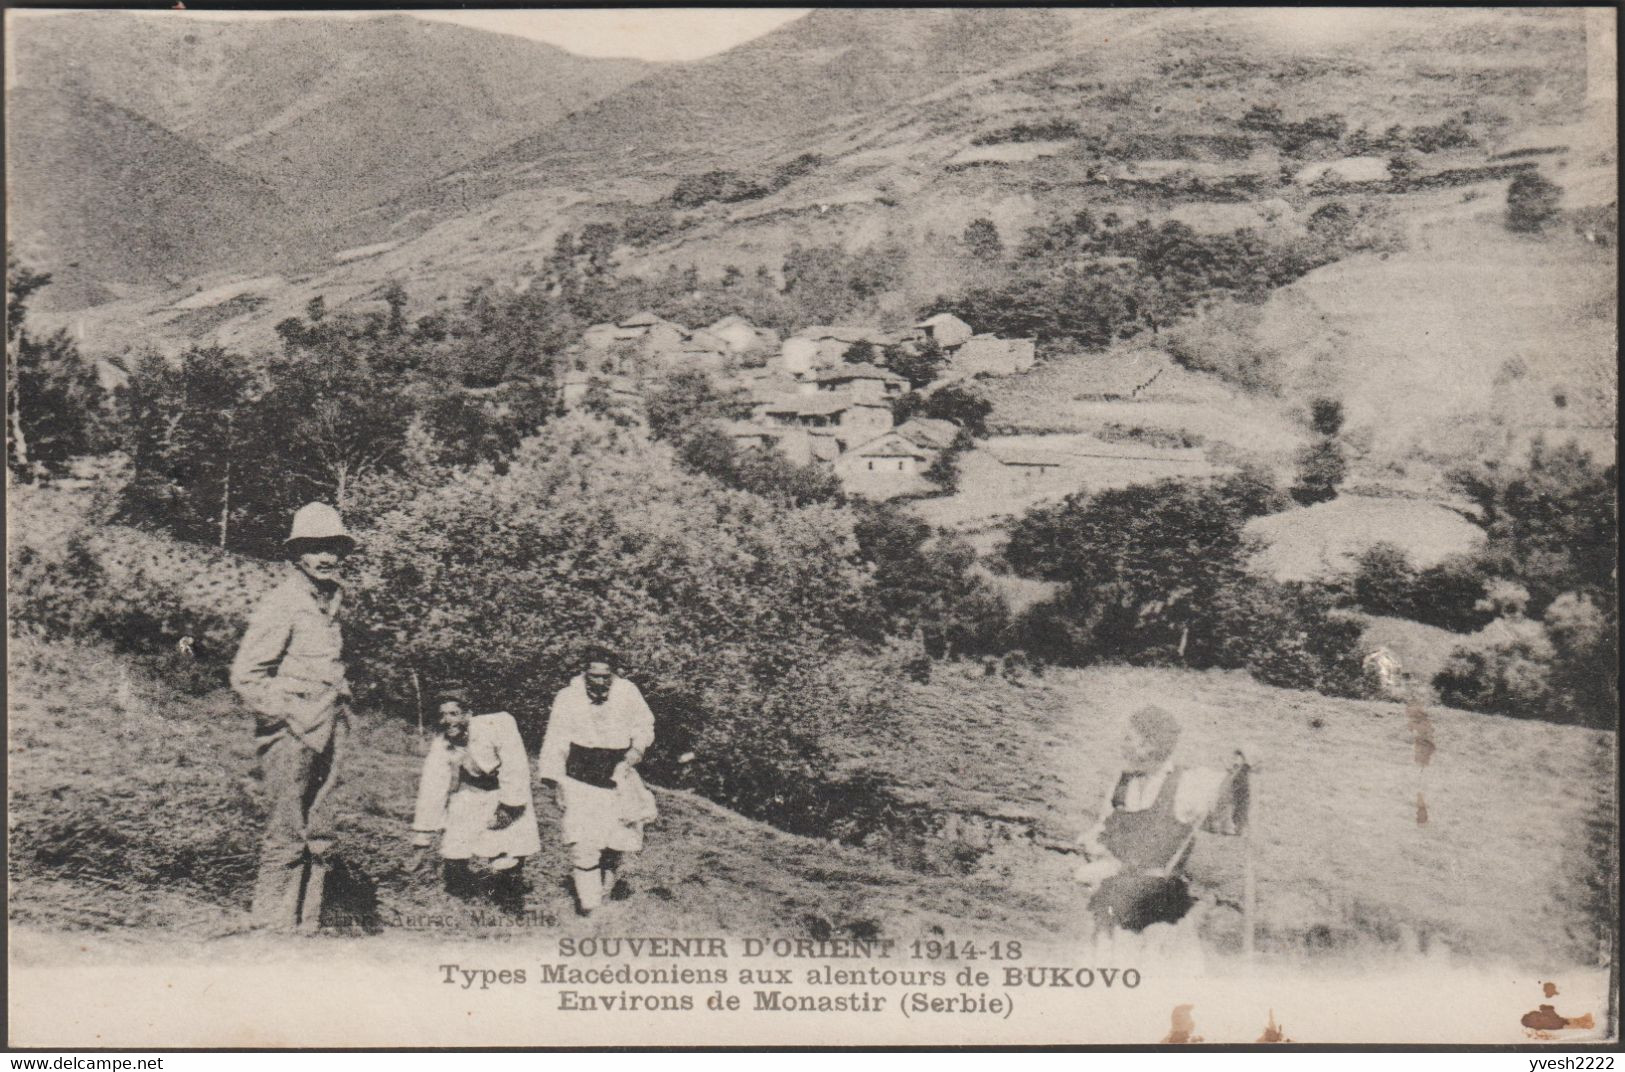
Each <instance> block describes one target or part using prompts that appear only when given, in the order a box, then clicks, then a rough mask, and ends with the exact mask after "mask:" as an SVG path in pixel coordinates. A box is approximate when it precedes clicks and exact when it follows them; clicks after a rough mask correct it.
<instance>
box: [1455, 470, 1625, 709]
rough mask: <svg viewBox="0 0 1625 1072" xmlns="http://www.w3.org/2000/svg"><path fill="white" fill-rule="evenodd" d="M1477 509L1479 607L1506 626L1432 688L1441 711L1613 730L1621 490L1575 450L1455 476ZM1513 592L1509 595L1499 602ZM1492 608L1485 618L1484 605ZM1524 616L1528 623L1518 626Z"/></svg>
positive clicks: (1461, 655) (1462, 652) (1609, 473)
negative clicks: (1447, 707) (1459, 709)
mask: <svg viewBox="0 0 1625 1072" xmlns="http://www.w3.org/2000/svg"><path fill="white" fill-rule="evenodd" d="M1453 479H1454V482H1455V484H1456V486H1457V488H1458V489H1459V490H1461V491H1462V492H1464V493H1465V494H1466V495H1467V496H1468V497H1469V498H1471V499H1472V500H1473V502H1474V504H1475V505H1476V506H1477V507H1478V515H1477V522H1478V524H1479V526H1480V527H1481V528H1483V529H1484V535H1485V545H1484V547H1483V549H1482V550H1481V551H1479V552H1478V553H1477V555H1476V556H1475V565H1476V567H1477V569H1478V571H1479V572H1480V574H1481V575H1482V576H1484V577H1485V578H1488V579H1490V580H1489V583H1487V584H1486V588H1487V597H1486V599H1485V601H1484V603H1482V604H1481V606H1483V607H1485V608H1486V609H1493V610H1494V611H1496V612H1499V613H1500V614H1501V615H1502V617H1501V619H1500V621H1498V622H1496V623H1494V626H1493V627H1492V628H1490V629H1486V630H1485V633H1484V634H1482V635H1480V636H1479V637H1478V638H1475V640H1476V642H1475V643H1473V644H1470V645H1467V646H1464V647H1463V648H1461V649H1458V651H1457V652H1456V654H1455V656H1454V657H1453V658H1452V660H1451V663H1450V665H1449V666H1448V667H1447V668H1446V670H1445V671H1444V672H1443V673H1442V674H1440V675H1439V678H1438V679H1437V680H1436V681H1435V685H1436V686H1437V688H1438V689H1439V691H1440V694H1441V696H1444V697H1446V698H1447V699H1448V701H1449V702H1452V703H1456V704H1459V705H1461V706H1463V707H1470V708H1475V709H1479V710H1486V711H1500V712H1503V713H1506V714H1513V715H1520V716H1524V717H1538V718H1546V719H1549V720H1551V721H1555V722H1579V723H1584V724H1586V725H1593V726H1604V727H1607V726H1614V725H1616V724H1617V723H1618V720H1619V694H1618V667H1619V604H1618V594H1619V589H1618V577H1617V574H1616V572H1615V563H1616V561H1617V559H1616V536H1615V533H1616V532H1617V496H1616V488H1617V480H1616V471H1615V469H1614V467H1613V466H1612V465H1608V466H1601V465H1598V464H1596V463H1595V462H1593V461H1592V460H1591V458H1590V456H1589V455H1587V454H1585V453H1584V452H1583V451H1581V450H1580V449H1579V448H1578V447H1576V446H1575V445H1574V444H1572V443H1571V444H1568V445H1566V446H1562V447H1556V448H1552V447H1548V446H1547V445H1546V444H1545V443H1544V442H1541V441H1538V440H1537V441H1536V442H1535V443H1534V444H1533V446H1532V447H1531V449H1530V452H1529V456H1528V458H1527V459H1526V460H1525V461H1524V462H1522V463H1521V464H1516V465H1508V464H1504V463H1490V462H1487V463H1483V464H1480V465H1479V466H1477V467H1474V468H1471V469H1467V470H1462V471H1459V472H1457V473H1455V474H1453ZM1506 592H1512V593H1515V595H1514V596H1513V597H1507V596H1504V595H1503V596H1500V597H1499V598H1497V593H1506ZM1489 604H1493V608H1490V607H1489V606H1488V605H1489ZM1526 614H1527V617H1526V616H1525V615H1526Z"/></svg>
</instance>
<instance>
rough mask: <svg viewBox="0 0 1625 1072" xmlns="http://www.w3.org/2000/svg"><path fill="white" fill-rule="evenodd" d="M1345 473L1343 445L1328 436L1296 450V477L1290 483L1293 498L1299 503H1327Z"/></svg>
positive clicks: (1346, 469)
mask: <svg viewBox="0 0 1625 1072" xmlns="http://www.w3.org/2000/svg"><path fill="white" fill-rule="evenodd" d="M1347 475H1348V459H1347V458H1345V457H1344V456H1343V446H1342V444H1341V443H1339V442H1338V441H1337V440H1336V439H1334V438H1332V437H1331V436H1323V437H1321V438H1320V439H1317V440H1315V442H1313V443H1311V444H1310V445H1309V446H1307V447H1305V448H1303V450H1301V451H1299V453H1298V480H1297V483H1295V484H1294V485H1292V498H1293V499H1294V500H1296V501H1297V502H1298V504H1299V505H1301V506H1312V505H1314V504H1315V503H1322V502H1330V501H1331V500H1333V499H1335V498H1337V489H1338V486H1339V485H1341V484H1342V483H1343V479H1344V477H1346V476H1347Z"/></svg>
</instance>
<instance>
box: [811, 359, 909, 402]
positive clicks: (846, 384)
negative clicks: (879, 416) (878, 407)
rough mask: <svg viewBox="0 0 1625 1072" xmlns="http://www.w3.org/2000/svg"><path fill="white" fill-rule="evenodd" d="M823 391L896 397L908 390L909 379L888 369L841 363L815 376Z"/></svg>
mask: <svg viewBox="0 0 1625 1072" xmlns="http://www.w3.org/2000/svg"><path fill="white" fill-rule="evenodd" d="M813 382H814V383H815V384H816V385H817V389H818V390H819V391H821V392H835V391H844V392H849V393H851V394H852V395H853V396H855V397H860V398H870V399H886V398H895V397H897V396H898V395H900V394H902V393H903V392H905V391H907V390H908V381H907V380H905V379H904V378H903V377H901V376H899V375H897V373H895V372H892V371H890V370H888V369H883V368H877V367H876V366H874V365H869V364H863V363H856V364H845V363H843V364H840V365H836V366H834V367H832V368H828V369H825V370H824V371H822V372H820V373H818V374H817V375H815V376H814V377H813Z"/></svg>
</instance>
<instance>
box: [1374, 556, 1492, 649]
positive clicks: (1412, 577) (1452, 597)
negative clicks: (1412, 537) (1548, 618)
mask: <svg viewBox="0 0 1625 1072" xmlns="http://www.w3.org/2000/svg"><path fill="white" fill-rule="evenodd" d="M1351 595H1352V597H1353V601H1354V604H1355V606H1357V607H1359V608H1360V609H1361V610H1363V611H1365V612H1366V613H1367V614H1381V615H1387V616H1389V617H1394V618H1409V619H1410V620H1411V621H1414V622H1421V623H1423V624H1424V625H1432V626H1437V627H1438V628H1440V629H1448V630H1450V631H1451V632H1454V633H1471V632H1474V631H1476V630H1478V629H1482V628H1483V627H1484V626H1486V625H1488V624H1489V623H1490V622H1491V621H1492V620H1493V619H1494V614H1493V613H1492V612H1491V611H1489V610H1487V609H1485V608H1484V607H1482V606H1481V604H1482V602H1483V600H1484V574H1483V573H1482V572H1481V571H1480V568H1479V565H1478V563H1477V561H1476V559H1474V558H1473V557H1472V556H1458V557H1455V558H1449V559H1446V560H1445V561H1443V562H1440V563H1438V564H1437V565H1433V566H1429V567H1427V568H1426V569H1421V570H1419V569H1417V568H1416V567H1415V566H1413V565H1412V564H1411V560H1410V556H1408V555H1407V554H1406V553H1405V551H1404V549H1403V548H1400V547H1398V546H1396V545H1394V544H1391V543H1388V542H1387V541H1381V542H1378V543H1374V544H1372V545H1371V546H1370V547H1368V548H1366V549H1365V550H1364V551H1363V552H1361V553H1360V555H1359V557H1358V558H1356V559H1355V566H1354V576H1353V578H1352V581H1351Z"/></svg>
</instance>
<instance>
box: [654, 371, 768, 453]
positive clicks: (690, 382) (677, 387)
mask: <svg viewBox="0 0 1625 1072" xmlns="http://www.w3.org/2000/svg"><path fill="white" fill-rule="evenodd" d="M644 409H645V412H646V413H647V416H648V424H649V434H650V435H651V436H653V437H654V438H656V439H664V440H667V441H668V442H672V443H681V442H682V441H683V440H684V439H686V438H687V437H688V436H689V435H691V434H692V433H694V432H696V431H698V430H699V429H700V427H701V426H702V425H704V424H705V423H707V422H710V421H717V420H728V419H732V418H736V417H739V416H741V415H742V414H743V412H744V411H745V410H747V409H748V404H747V403H745V402H744V401H743V400H742V399H741V397H740V395H739V392H737V391H734V392H730V393H729V394H726V395H725V394H723V393H722V392H720V391H718V390H717V388H716V385H715V384H714V383H713V382H712V381H711V377H710V376H709V375H707V374H706V373H705V372H703V371H700V370H698V369H682V370H679V371H676V372H673V373H670V374H668V375H667V376H665V377H664V378H663V379H662V380H660V381H659V382H658V383H657V384H655V386H654V387H653V389H651V390H649V391H647V392H646V393H645V395H644Z"/></svg>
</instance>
